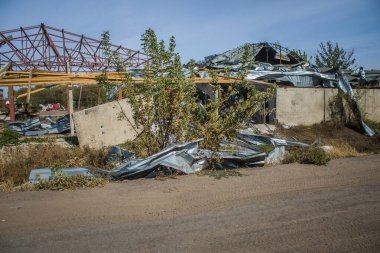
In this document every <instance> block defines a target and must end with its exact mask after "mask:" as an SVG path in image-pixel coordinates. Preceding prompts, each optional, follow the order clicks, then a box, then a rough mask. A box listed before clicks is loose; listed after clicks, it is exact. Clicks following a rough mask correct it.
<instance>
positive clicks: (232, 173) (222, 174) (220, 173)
mask: <svg viewBox="0 0 380 253" xmlns="http://www.w3.org/2000/svg"><path fill="white" fill-rule="evenodd" d="M197 175H198V176H209V177H213V178H215V179H222V178H229V177H242V176H243V174H241V173H240V172H239V171H238V170H236V169H231V170H227V169H223V170H221V169H208V170H202V171H200V172H198V173H197Z"/></svg>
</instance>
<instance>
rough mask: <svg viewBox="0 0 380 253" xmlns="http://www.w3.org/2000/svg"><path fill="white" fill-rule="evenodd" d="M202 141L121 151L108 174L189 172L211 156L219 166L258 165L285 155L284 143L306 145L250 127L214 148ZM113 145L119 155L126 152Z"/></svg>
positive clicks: (203, 165)
mask: <svg viewBox="0 0 380 253" xmlns="http://www.w3.org/2000/svg"><path fill="white" fill-rule="evenodd" d="M201 141H202V139H198V140H196V141H193V142H185V143H173V144H172V145H170V146H168V147H167V148H165V149H163V150H162V151H160V152H158V153H156V154H154V155H152V156H149V157H147V158H145V159H136V158H135V156H134V155H133V154H132V153H127V155H125V154H124V155H123V159H121V160H122V163H121V164H120V165H119V166H117V167H116V168H115V169H114V170H113V171H112V172H111V177H112V178H113V179H116V180H124V179H136V178H141V177H150V176H152V175H155V173H156V171H157V169H158V168H166V169H171V170H177V171H181V172H183V173H185V174H191V173H195V172H199V171H201V170H203V169H206V168H207V167H208V166H210V159H211V158H212V157H218V158H220V161H221V163H220V164H219V165H218V166H220V167H221V168H230V169H235V168H241V167H250V166H260V165H264V164H265V163H267V164H276V163H280V162H281V161H282V159H284V155H285V147H286V146H296V147H309V145H308V144H305V143H301V142H296V141H291V140H285V139H278V138H273V137H269V136H264V135H259V134H256V133H254V132H252V131H250V130H240V131H239V132H238V134H237V138H236V140H235V141H232V142H231V141H223V142H222V143H221V148H220V149H219V151H217V152H213V151H211V150H209V149H200V148H199V143H200V142H201ZM263 145H264V146H267V145H270V146H271V151H270V152H268V153H266V152H264V151H263V148H262V146H263ZM116 149H117V150H118V152H119V154H120V155H122V154H123V152H127V151H122V149H120V148H116ZM111 155H114V154H113V153H111Z"/></svg>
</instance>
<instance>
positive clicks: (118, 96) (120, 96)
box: [117, 86, 123, 100]
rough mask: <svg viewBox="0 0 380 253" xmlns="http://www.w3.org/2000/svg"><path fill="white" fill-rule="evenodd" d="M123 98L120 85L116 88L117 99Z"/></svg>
mask: <svg viewBox="0 0 380 253" xmlns="http://www.w3.org/2000/svg"><path fill="white" fill-rule="evenodd" d="M121 99H123V90H122V89H121V86H119V88H118V89H117V100H121Z"/></svg>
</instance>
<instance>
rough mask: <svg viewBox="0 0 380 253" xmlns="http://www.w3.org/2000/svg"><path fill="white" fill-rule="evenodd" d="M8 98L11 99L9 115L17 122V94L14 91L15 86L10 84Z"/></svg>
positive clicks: (12, 120)
mask: <svg viewBox="0 0 380 253" xmlns="http://www.w3.org/2000/svg"><path fill="white" fill-rule="evenodd" d="M8 100H9V117H10V119H11V122H12V123H13V122H15V120H16V115H15V96H14V91H13V86H8Z"/></svg>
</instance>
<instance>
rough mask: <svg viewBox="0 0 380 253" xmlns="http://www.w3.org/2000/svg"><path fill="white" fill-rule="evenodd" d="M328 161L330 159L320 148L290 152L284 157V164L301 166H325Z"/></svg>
mask: <svg viewBox="0 0 380 253" xmlns="http://www.w3.org/2000/svg"><path fill="white" fill-rule="evenodd" d="M330 160H331V158H330V157H329V156H328V154H327V153H326V152H325V151H324V150H323V149H322V148H319V147H310V148H304V149H294V150H290V151H289V153H288V154H287V155H286V156H285V159H284V163H295V162H298V163H303V164H315V165H326V164H327V163H328V162H329V161H330Z"/></svg>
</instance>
